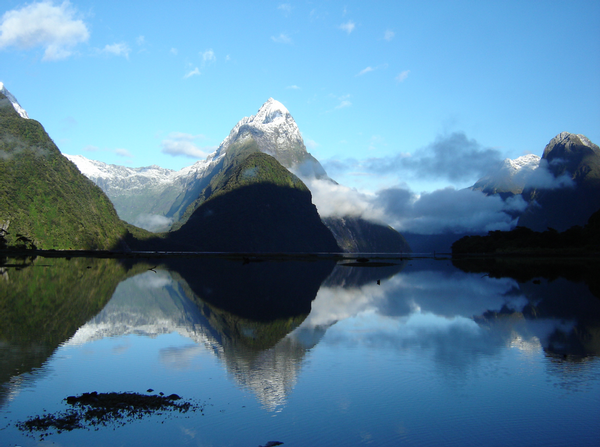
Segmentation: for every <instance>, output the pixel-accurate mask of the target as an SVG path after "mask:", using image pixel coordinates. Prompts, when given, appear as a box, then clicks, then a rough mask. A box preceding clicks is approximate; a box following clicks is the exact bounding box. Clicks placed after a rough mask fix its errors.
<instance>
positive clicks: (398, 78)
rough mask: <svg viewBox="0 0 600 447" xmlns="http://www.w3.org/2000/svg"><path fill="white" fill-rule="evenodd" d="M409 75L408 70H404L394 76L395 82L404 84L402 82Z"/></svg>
mask: <svg viewBox="0 0 600 447" xmlns="http://www.w3.org/2000/svg"><path fill="white" fill-rule="evenodd" d="M409 73H410V70H404V71H403V72H401V73H400V74H399V75H398V76H396V81H398V82H404V80H405V79H406V78H408V74H409Z"/></svg>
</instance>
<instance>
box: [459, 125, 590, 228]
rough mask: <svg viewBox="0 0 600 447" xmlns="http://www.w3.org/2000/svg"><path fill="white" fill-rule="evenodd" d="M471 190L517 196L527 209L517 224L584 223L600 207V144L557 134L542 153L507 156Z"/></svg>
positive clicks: (556, 225) (553, 225) (563, 225)
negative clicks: (517, 156)
mask: <svg viewBox="0 0 600 447" xmlns="http://www.w3.org/2000/svg"><path fill="white" fill-rule="evenodd" d="M471 189H473V190H478V191H482V192H483V193H485V194H486V195H498V196H500V197H502V198H503V199H507V198H508V197H512V196H517V195H520V196H521V197H522V198H523V199H524V200H525V201H526V202H527V208H526V209H525V211H524V212H523V213H522V214H521V215H520V216H518V217H519V219H518V223H517V225H518V226H523V227H527V228H530V229H532V230H534V231H545V230H546V229H548V228H552V229H555V230H557V231H565V230H567V229H568V228H571V227H573V226H575V225H578V226H581V227H583V226H584V225H585V224H586V223H587V222H588V219H589V218H590V217H591V216H592V214H593V213H594V212H596V211H598V210H599V209H600V148H599V147H598V146H597V145H596V144H594V143H592V142H591V141H590V140H589V139H588V138H587V137H585V136H584V135H580V134H572V133H569V132H561V133H560V134H558V135H557V136H555V137H554V138H552V140H550V142H549V143H548V144H547V145H546V147H545V148H544V152H543V154H542V157H538V156H537V155H532V154H529V155H524V156H522V157H519V158H517V159H516V160H510V159H506V160H505V161H504V162H503V164H502V166H500V168H499V169H498V170H497V171H495V172H494V173H492V174H490V175H487V176H485V177H483V178H481V179H480V180H478V181H477V182H476V183H475V184H474V185H473V186H472V187H471Z"/></svg>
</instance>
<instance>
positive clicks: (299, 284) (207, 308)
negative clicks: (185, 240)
mask: <svg viewBox="0 0 600 447" xmlns="http://www.w3.org/2000/svg"><path fill="white" fill-rule="evenodd" d="M168 264H169V268H171V269H172V271H171V272H167V271H165V270H157V272H156V273H154V272H146V273H144V274H141V275H138V276H136V277H134V278H131V279H129V280H127V281H124V282H123V283H121V284H119V286H118V287H117V290H116V291H115V294H114V296H113V298H112V300H111V301H110V302H109V303H108V304H107V305H106V307H105V308H104V309H103V310H102V311H101V312H100V313H99V314H98V315H97V316H96V317H94V318H93V319H92V320H90V321H89V322H88V323H87V324H86V325H84V326H82V327H81V328H80V329H79V330H78V331H77V333H76V334H75V336H74V337H73V338H72V339H71V340H70V342H69V343H85V342H89V341H92V340H95V339H100V338H103V337H108V336H119V335H126V334H138V335H144V336H150V337H153V336H157V335H160V334H165V333H170V332H175V331H176V332H178V333H180V334H181V335H183V336H185V337H188V338H190V339H191V340H193V341H194V342H196V343H198V344H199V345H201V346H204V347H205V348H206V349H207V350H208V351H209V352H212V353H214V354H215V355H216V356H217V357H218V358H219V359H220V360H221V361H222V362H223V364H224V366H225V367H226V368H227V370H228V371H229V373H230V374H231V375H232V376H233V377H234V378H235V379H236V381H237V382H238V383H239V384H241V385H243V386H244V387H248V388H249V389H251V390H252V391H253V392H254V393H255V394H256V395H257V397H258V398H259V400H260V401H261V402H262V403H263V405H264V406H265V408H267V409H269V410H275V409H276V408H277V407H279V406H281V405H283V404H285V400H286V397H287V395H288V393H289V392H290V390H291V389H292V388H293V386H294V384H295V383H296V376H297V374H298V370H299V368H300V365H301V363H302V359H303V357H304V355H305V352H306V350H307V346H306V345H305V344H303V343H302V342H301V341H297V340H295V339H293V338H286V335H287V334H288V333H290V332H291V331H293V330H294V328H296V327H297V326H298V325H299V324H300V323H301V322H302V321H303V320H304V319H305V318H306V316H307V315H308V313H309V312H310V305H311V301H312V300H313V299H314V297H315V295H316V293H317V291H318V289H319V286H320V284H321V282H322V281H323V280H324V279H325V278H326V277H327V275H328V274H329V272H330V271H331V269H332V268H333V263H332V262H329V261H327V262H247V261H246V263H244V262H242V260H241V259H239V260H237V261H230V260H226V259H217V258H212V259H209V260H195V261H193V262H191V261H190V260H189V259H185V260H171V261H169V263H168ZM196 349H197V348H196V347H195V346H186V347H183V348H173V349H166V350H163V352H162V354H161V355H162V358H163V360H164V361H165V362H171V363H175V364H185V362H186V361H187V359H188V358H189V356H190V355H194V353H195V352H196Z"/></svg>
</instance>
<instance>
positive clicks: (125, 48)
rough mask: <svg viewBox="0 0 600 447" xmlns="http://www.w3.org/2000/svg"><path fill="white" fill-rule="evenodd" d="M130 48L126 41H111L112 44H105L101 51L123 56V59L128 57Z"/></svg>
mask: <svg viewBox="0 0 600 447" xmlns="http://www.w3.org/2000/svg"><path fill="white" fill-rule="evenodd" d="M130 52H131V48H129V45H127V44H126V43H123V42H121V43H113V44H112V45H106V46H105V47H104V48H103V49H102V53H106V54H112V55H114V56H123V57H124V58H125V59H129V53H130Z"/></svg>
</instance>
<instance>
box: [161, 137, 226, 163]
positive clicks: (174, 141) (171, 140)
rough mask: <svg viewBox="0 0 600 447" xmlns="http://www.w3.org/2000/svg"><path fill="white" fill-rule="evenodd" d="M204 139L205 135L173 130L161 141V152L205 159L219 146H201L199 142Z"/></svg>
mask: <svg viewBox="0 0 600 447" xmlns="http://www.w3.org/2000/svg"><path fill="white" fill-rule="evenodd" d="M202 139H204V136H203V135H191V134H187V133H182V132H172V133H170V134H169V135H168V137H167V138H165V139H164V140H163V141H162V142H161V143H160V146H161V152H162V153H163V154H169V155H173V156H175V157H177V156H184V157H189V158H193V159H196V160H198V159H204V158H206V156H207V155H209V154H211V153H212V152H214V151H215V150H216V149H217V147H216V146H214V147H213V146H207V147H200V146H199V145H198V144H197V142H198V141H199V140H202Z"/></svg>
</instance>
